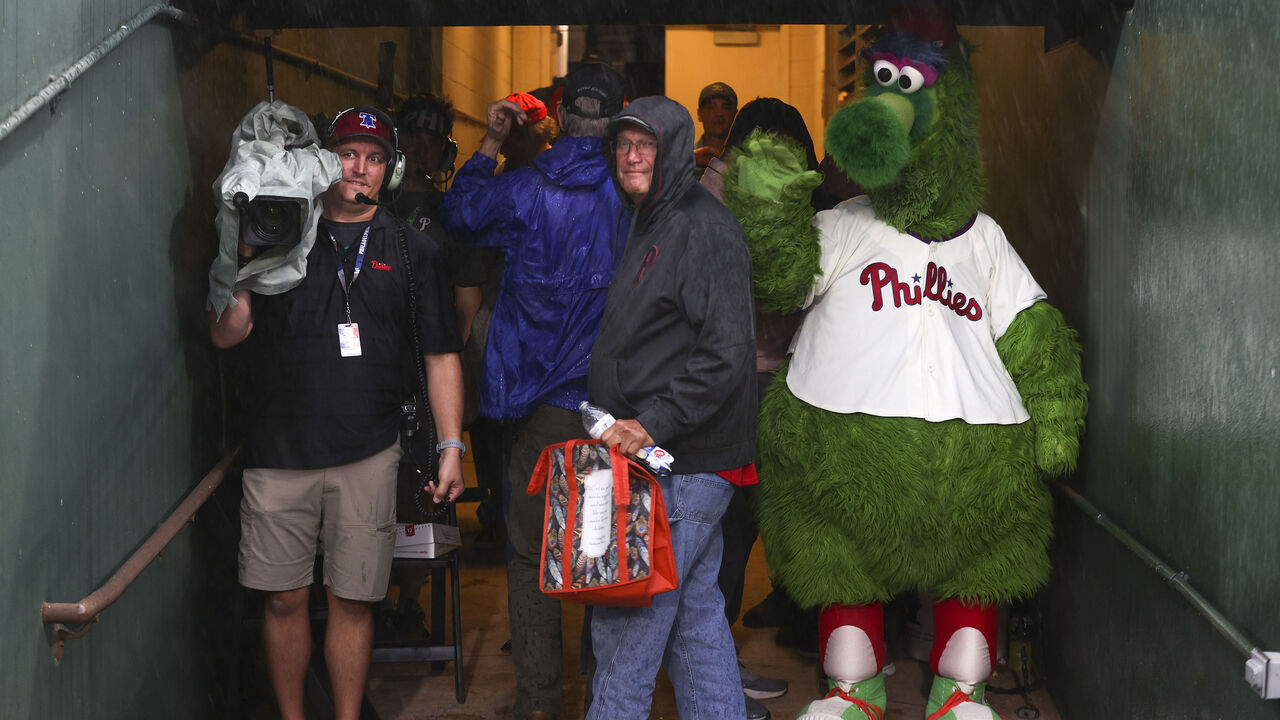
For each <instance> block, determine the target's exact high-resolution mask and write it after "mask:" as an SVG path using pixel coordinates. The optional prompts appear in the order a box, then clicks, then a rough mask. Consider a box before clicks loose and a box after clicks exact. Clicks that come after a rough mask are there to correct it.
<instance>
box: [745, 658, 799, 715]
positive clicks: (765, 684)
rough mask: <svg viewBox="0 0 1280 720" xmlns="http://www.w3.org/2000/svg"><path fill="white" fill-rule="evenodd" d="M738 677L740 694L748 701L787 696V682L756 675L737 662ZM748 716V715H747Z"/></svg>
mask: <svg viewBox="0 0 1280 720" xmlns="http://www.w3.org/2000/svg"><path fill="white" fill-rule="evenodd" d="M738 675H739V676H740V677H741V678H742V694H743V695H746V696H747V698H748V699H749V700H768V699H770V698H776V697H782V696H783V695H786V694H787V681H786V680H779V679H778V678H768V677H763V676H761V675H757V674H755V673H753V672H751V671H750V670H748V669H747V666H746V665H743V664H742V661H741V660H739V661H738ZM748 714H750V713H748Z"/></svg>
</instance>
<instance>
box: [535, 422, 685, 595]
mask: <svg viewBox="0 0 1280 720" xmlns="http://www.w3.org/2000/svg"><path fill="white" fill-rule="evenodd" d="M597 471H607V472H608V474H609V476H610V479H611V480H612V492H611V493H609V495H610V497H609V498H608V499H606V498H604V496H603V494H602V493H601V491H600V490H593V493H592V494H590V495H589V493H588V490H587V485H588V481H589V479H590V482H592V483H599V482H601V481H602V480H603V479H604V478H603V477H602V476H601V475H599V474H597V475H595V476H594V477H592V473H596V472H597ZM544 487H545V488H546V490H547V498H546V510H545V512H544V515H543V531H544V535H543V540H542V557H541V559H540V560H539V563H538V565H539V578H540V581H539V586H540V588H541V590H542V592H543V593H545V594H547V595H548V596H551V597H555V598H558V599H560V600H569V601H571V602H578V603H584V604H587V605H627V606H640V607H648V606H649V605H651V604H652V602H653V596H654V595H656V594H658V593H662V592H667V591H668V590H674V589H675V588H676V584H677V582H678V580H677V576H676V560H675V553H674V550H673V548H672V546H671V526H670V524H669V523H668V521H667V509H666V506H665V505H664V504H663V502H662V489H661V488H660V487H659V486H658V482H657V481H656V480H655V479H654V477H653V475H652V474H651V473H650V472H649V471H648V469H646V468H644V467H643V466H641V465H639V464H638V463H636V462H635V461H634V460H630V459H628V458H626V457H625V456H624V455H623V454H622V453H621V451H619V450H618V448H617V447H616V446H615V447H613V448H606V447H605V446H604V445H603V443H601V442H600V441H599V440H570V441H568V442H564V443H558V444H555V445H548V446H547V447H546V448H544V449H543V450H542V455H541V456H539V458H538V465H537V467H535V468H534V471H533V477H532V478H530V480H529V488H528V493H529V494H530V495H537V494H538V493H539V492H541V491H542V489H543V488H544ZM593 487H594V485H593ZM605 512H607V513H608V516H607V518H606V517H602V513H605ZM588 514H594V519H595V522H596V523H605V524H606V526H607V531H605V532H604V533H603V534H601V533H600V532H598V531H589V534H590V535H591V536H592V537H590V538H588V540H589V541H590V542H589V543H588V544H587V547H585V548H584V543H583V530H584V516H585V515H588ZM595 527H596V528H597V529H598V528H599V527H600V525H596V526H595Z"/></svg>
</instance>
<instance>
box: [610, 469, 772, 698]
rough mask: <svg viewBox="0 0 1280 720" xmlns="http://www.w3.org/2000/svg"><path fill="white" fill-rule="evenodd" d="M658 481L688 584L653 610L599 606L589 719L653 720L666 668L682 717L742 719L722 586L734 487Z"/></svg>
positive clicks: (688, 479)
mask: <svg viewBox="0 0 1280 720" xmlns="http://www.w3.org/2000/svg"><path fill="white" fill-rule="evenodd" d="M658 484H659V485H660V486H661V487H662V497H663V501H664V502H665V504H666V507H667V516H668V517H669V518H670V520H671V544H672V546H673V548H674V550H675V556H676V573H677V574H678V575H679V578H680V586H679V587H678V588H676V589H675V590H672V591H671V592H666V593H662V594H661V595H656V596H654V598H653V606H652V607H647V608H634V607H605V606H596V607H595V608H593V609H592V612H593V615H592V618H591V636H592V641H593V643H594V649H595V655H596V677H595V684H594V695H595V697H594V700H593V702H592V704H591V709H590V710H589V711H588V712H587V720H646V719H647V718H648V717H649V708H650V705H651V704H652V702H653V688H654V684H655V682H656V681H657V677H658V667H659V666H660V665H661V666H662V667H664V668H666V670H667V677H669V678H670V679H671V684H672V686H674V688H675V694H676V709H677V711H678V712H679V714H680V718H681V720H722V719H723V720H742V718H744V717H746V712H747V711H746V707H745V705H744V701H743V699H742V684H741V681H740V679H739V677H738V658H737V654H736V653H735V651H734V648H733V635H732V634H730V632H729V622H728V620H726V619H725V616H724V596H723V595H721V594H720V588H719V586H718V585H717V584H716V577H717V575H718V574H719V572H720V554H721V551H722V549H723V548H724V538H723V536H722V534H721V530H720V517H721V516H722V515H723V514H724V511H725V508H726V507H728V505H729V498H730V497H731V496H732V495H733V486H732V485H730V484H729V483H728V482H727V481H725V480H724V479H723V478H721V477H720V476H719V475H714V474H697V475H670V476H667V477H659V478H658Z"/></svg>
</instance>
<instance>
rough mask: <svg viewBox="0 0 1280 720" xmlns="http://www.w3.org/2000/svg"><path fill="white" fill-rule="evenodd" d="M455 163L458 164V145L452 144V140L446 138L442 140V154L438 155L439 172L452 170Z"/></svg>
mask: <svg viewBox="0 0 1280 720" xmlns="http://www.w3.org/2000/svg"><path fill="white" fill-rule="evenodd" d="M456 162H458V143H456V142H454V141H453V138H451V137H446V138H445V139H444V152H442V153H440V170H441V172H448V171H450V170H452V169H453V165H454V163H456Z"/></svg>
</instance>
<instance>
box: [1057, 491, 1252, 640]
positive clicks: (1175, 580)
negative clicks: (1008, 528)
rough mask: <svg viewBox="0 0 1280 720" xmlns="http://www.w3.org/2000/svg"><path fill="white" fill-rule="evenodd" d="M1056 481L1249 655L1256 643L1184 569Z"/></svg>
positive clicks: (1082, 508)
mask: <svg viewBox="0 0 1280 720" xmlns="http://www.w3.org/2000/svg"><path fill="white" fill-rule="evenodd" d="M1054 485H1055V486H1057V488H1058V490H1059V491H1061V492H1062V494H1063V495H1066V496H1067V499H1069V500H1070V501H1071V502H1072V503H1074V504H1075V505H1076V507H1078V508H1080V510H1082V511H1083V512H1084V513H1085V514H1086V515H1088V516H1089V517H1091V518H1093V521H1094V522H1096V523H1098V524H1099V525H1101V526H1102V528H1103V529H1104V530H1106V531H1107V532H1108V533H1109V534H1110V535H1111V536H1112V537H1114V538H1115V539H1116V540H1119V541H1120V544H1121V545H1124V546H1125V547H1126V548H1128V549H1129V550H1130V551H1131V552H1132V553H1133V554H1135V555H1137V556H1138V558H1139V559H1141V560H1142V561H1143V562H1144V563H1146V565H1147V567H1149V568H1151V569H1152V570H1155V571H1156V573H1157V574H1159V575H1160V577H1162V578H1164V579H1165V581H1166V582H1168V583H1169V584H1170V585H1172V586H1173V588H1174V589H1175V590H1177V591H1178V593H1179V594H1181V595H1182V597H1184V598H1186V599H1187V602H1189V603H1191V606H1192V607H1193V608H1195V610H1196V611H1197V612H1199V613H1200V614H1201V615H1203V616H1204V617H1205V618H1206V619H1207V620H1208V621H1209V623H1210V624H1211V625H1213V627H1214V628H1215V629H1216V630H1217V631H1218V632H1219V633H1221V634H1222V636H1223V637H1225V638H1226V639H1227V640H1228V641H1229V642H1230V643H1231V644H1232V645H1234V646H1235V648H1236V650H1238V651H1240V654H1242V655H1244V656H1245V658H1249V657H1251V656H1252V655H1253V652H1254V650H1256V649H1257V645H1255V644H1254V643H1252V642H1250V641H1249V639H1248V638H1246V637H1245V636H1244V634H1243V633H1241V632H1240V631H1239V630H1237V629H1236V627H1235V626H1234V625H1232V624H1231V623H1230V621H1228V620H1227V619H1226V618H1225V617H1223V616H1222V613H1220V612H1218V611H1217V609H1216V608H1214V607H1213V606H1212V605H1210V604H1209V601H1208V600H1205V599H1204V596H1202V595H1201V594H1200V593H1198V592H1196V590H1195V588H1193V587H1191V584H1190V583H1188V582H1187V574H1186V573H1185V572H1181V571H1178V570H1174V569H1173V568H1171V567H1169V566H1168V565H1167V564H1166V563H1165V562H1164V561H1163V560H1161V559H1160V558H1159V557H1157V556H1156V554H1155V553H1153V552H1151V551H1150V550H1148V549H1147V547H1146V546H1144V545H1143V544H1142V543H1140V542H1138V540H1137V538H1135V537H1133V536H1132V535H1130V534H1129V533H1127V532H1125V531H1124V529H1122V528H1121V527H1120V526H1119V525H1116V524H1115V523H1114V522H1112V521H1111V519H1110V518H1108V517H1107V516H1106V515H1105V514H1104V513H1103V512H1102V511H1101V510H1099V509H1098V508H1096V507H1094V505H1093V504H1092V503H1090V502H1089V501H1088V500H1086V499H1084V497H1082V496H1081V495H1080V494H1079V493H1077V492H1076V491H1075V490H1072V489H1071V488H1069V487H1067V486H1066V485H1065V484H1064V483H1062V482H1059V481H1056V480H1055V481H1054Z"/></svg>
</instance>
